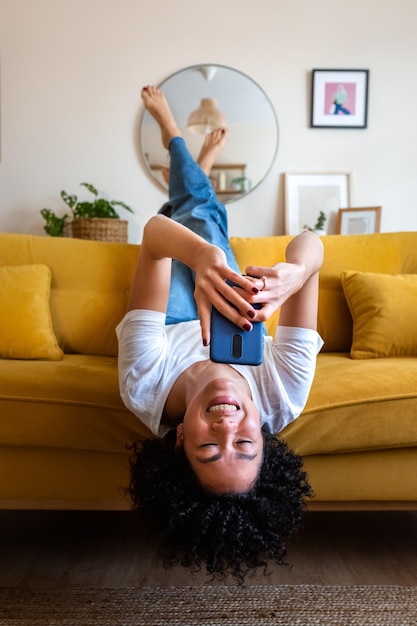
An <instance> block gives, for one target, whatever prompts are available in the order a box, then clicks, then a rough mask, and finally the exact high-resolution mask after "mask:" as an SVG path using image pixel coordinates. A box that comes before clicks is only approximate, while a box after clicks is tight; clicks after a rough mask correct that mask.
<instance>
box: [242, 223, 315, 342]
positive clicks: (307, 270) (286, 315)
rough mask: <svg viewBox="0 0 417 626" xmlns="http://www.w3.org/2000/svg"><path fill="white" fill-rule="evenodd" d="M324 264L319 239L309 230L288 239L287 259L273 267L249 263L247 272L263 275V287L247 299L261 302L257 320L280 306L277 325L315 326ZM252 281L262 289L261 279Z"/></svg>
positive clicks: (264, 318)
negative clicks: (264, 286) (264, 283)
mask: <svg viewBox="0 0 417 626" xmlns="http://www.w3.org/2000/svg"><path fill="white" fill-rule="evenodd" d="M322 263H323V244H322V241H321V239H320V238H319V237H318V236H317V235H315V234H314V233H312V232H310V231H305V232H302V233H301V234H300V235H297V236H296V237H294V239H292V240H291V241H290V243H289V244H288V246H287V250H286V262H285V263H277V265H274V266H273V267H259V266H250V267H247V268H246V272H247V273H248V274H251V275H253V276H265V279H266V288H265V289H264V290H263V291H260V292H259V294H258V295H256V296H253V297H251V298H250V301H251V302H252V303H254V302H262V303H263V307H262V309H260V310H259V311H257V314H256V318H255V319H256V321H265V320H267V319H269V318H270V317H271V315H272V314H273V313H274V312H275V311H276V310H277V309H278V308H279V307H281V311H280V317H279V324H280V325H281V326H295V327H300V328H311V329H313V330H315V329H316V328H317V305H318V286H319V278H318V277H319V270H320V268H321V266H322ZM255 284H256V285H257V286H258V287H259V288H261V287H262V281H259V280H256V281H255Z"/></svg>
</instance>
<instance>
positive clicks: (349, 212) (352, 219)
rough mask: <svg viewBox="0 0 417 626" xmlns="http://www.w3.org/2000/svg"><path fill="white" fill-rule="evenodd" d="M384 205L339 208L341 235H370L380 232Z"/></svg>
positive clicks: (339, 231)
mask: <svg viewBox="0 0 417 626" xmlns="http://www.w3.org/2000/svg"><path fill="white" fill-rule="evenodd" d="M381 212H382V207H380V206H372V207H362V208H353V209H350V208H347V209H339V213H338V216H337V233H338V234H340V235H369V234H371V233H379V231H380V227H381Z"/></svg>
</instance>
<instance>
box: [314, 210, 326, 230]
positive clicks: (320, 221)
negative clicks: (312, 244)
mask: <svg viewBox="0 0 417 626" xmlns="http://www.w3.org/2000/svg"><path fill="white" fill-rule="evenodd" d="M326 221H327V215H326V214H325V213H324V211H320V213H319V216H318V218H317V222H316V223H315V225H314V228H313V231H314V232H315V233H317V234H318V235H325V234H326V229H325V224H326Z"/></svg>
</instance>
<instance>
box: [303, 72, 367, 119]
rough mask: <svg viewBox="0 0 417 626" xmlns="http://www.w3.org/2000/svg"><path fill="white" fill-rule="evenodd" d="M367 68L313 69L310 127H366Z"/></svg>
mask: <svg viewBox="0 0 417 626" xmlns="http://www.w3.org/2000/svg"><path fill="white" fill-rule="evenodd" d="M368 89H369V70H361V69H358V70H331V69H314V70H313V71H312V81H311V127H312V128H366V127H367V125H368Z"/></svg>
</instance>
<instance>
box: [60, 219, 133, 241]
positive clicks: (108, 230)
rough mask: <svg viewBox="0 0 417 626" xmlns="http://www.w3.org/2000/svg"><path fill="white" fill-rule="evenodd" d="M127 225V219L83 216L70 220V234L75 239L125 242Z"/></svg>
mask: <svg viewBox="0 0 417 626" xmlns="http://www.w3.org/2000/svg"><path fill="white" fill-rule="evenodd" d="M127 227H128V222H127V220H120V219H115V218H112V217H104V218H102V217H92V218H84V217H83V218H78V219H75V220H73V221H72V236H73V237H75V238H76V239H95V240H96V241H115V242H118V243H126V242H127Z"/></svg>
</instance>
